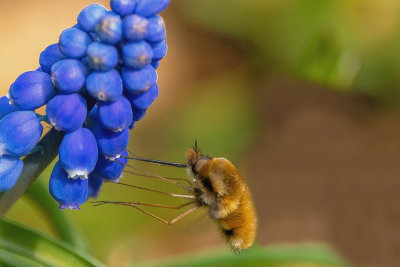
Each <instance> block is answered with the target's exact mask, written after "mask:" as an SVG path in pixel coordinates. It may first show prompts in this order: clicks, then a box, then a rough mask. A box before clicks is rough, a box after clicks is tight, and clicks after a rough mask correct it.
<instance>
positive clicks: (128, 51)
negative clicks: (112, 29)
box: [122, 41, 153, 69]
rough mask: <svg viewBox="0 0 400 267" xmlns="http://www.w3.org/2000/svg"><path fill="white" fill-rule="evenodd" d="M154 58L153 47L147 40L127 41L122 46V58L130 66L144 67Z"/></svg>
mask: <svg viewBox="0 0 400 267" xmlns="http://www.w3.org/2000/svg"><path fill="white" fill-rule="evenodd" d="M152 58H153V49H152V48H151V46H150V45H149V44H148V43H147V42H145V41H140V42H136V43H127V44H125V45H124V46H123V47H122V59H123V60H124V63H125V65H126V66H128V67H132V68H137V69H138V68H143V67H145V66H146V65H148V64H150V63H151V61H152Z"/></svg>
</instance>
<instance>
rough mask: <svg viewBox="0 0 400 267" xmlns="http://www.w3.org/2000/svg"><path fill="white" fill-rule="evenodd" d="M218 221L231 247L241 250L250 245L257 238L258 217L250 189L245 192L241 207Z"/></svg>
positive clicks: (237, 250)
mask: <svg viewBox="0 0 400 267" xmlns="http://www.w3.org/2000/svg"><path fill="white" fill-rule="evenodd" d="M217 222H218V223H219V226H220V228H221V232H222V234H223V235H224V237H225V240H226V242H227V243H228V244H229V245H230V246H231V248H232V249H233V250H234V251H236V252H240V251H241V250H243V249H246V248H248V247H250V246H251V245H252V244H253V243H254V240H255V237H256V231H257V217H256V214H255V210H254V206H253V203H252V201H251V198H250V194H249V192H248V191H245V192H243V196H242V201H241V203H240V205H239V207H238V208H237V209H236V210H235V211H233V212H232V213H230V214H229V215H228V216H226V217H225V218H221V219H218V220H217Z"/></svg>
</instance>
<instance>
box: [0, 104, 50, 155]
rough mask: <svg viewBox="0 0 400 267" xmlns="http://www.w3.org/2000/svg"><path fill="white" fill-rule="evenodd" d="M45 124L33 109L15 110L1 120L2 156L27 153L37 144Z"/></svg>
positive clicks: (0, 147)
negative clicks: (41, 122) (42, 123)
mask: <svg viewBox="0 0 400 267" xmlns="http://www.w3.org/2000/svg"><path fill="white" fill-rule="evenodd" d="M42 133H43V126H42V125H41V124H40V122H39V120H38V119H37V118H36V114H35V113H34V112H33V111H15V112H13V113H10V114H8V115H7V116H5V117H4V118H2V119H1V120H0V156H2V155H4V154H7V155H12V156H16V157H22V156H24V155H26V154H27V153H28V152H29V151H31V149H32V148H33V147H34V146H35V145H36V144H37V142H38V141H39V139H40V137H41V136H42Z"/></svg>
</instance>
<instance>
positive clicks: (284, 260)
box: [140, 244, 349, 267]
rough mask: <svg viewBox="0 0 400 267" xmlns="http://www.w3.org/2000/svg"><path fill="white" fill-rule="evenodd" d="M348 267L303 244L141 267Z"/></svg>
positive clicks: (332, 254)
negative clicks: (299, 266)
mask: <svg viewBox="0 0 400 267" xmlns="http://www.w3.org/2000/svg"><path fill="white" fill-rule="evenodd" d="M299 264H301V265H305V266H310V267H311V266H318V267H322V266H330V267H333V266H341V267H343V266H349V265H347V264H346V263H345V262H344V261H343V260H342V259H341V258H340V257H339V256H338V255H337V254H336V253H335V252H333V251H332V250H331V249H330V248H328V247H326V246H323V245H316V244H303V245H297V246H291V245H285V246H283V245H281V246H270V247H254V248H252V249H250V250H248V251H245V252H243V253H241V254H238V255H236V254H234V253H233V252H226V251H225V252H212V253H208V254H202V255H191V256H187V257H185V258H181V259H175V260H169V261H163V262H160V261H157V262H151V263H148V264H144V265H142V264H140V266H175V267H178V266H182V267H183V266H191V267H200V266H221V267H223V266H252V267H257V266H260V267H261V266H263V267H271V266H276V267H278V266H282V265H284V266H288V267H289V266H291V265H293V266H298V265H299Z"/></svg>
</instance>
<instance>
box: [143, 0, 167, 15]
mask: <svg viewBox="0 0 400 267" xmlns="http://www.w3.org/2000/svg"><path fill="white" fill-rule="evenodd" d="M168 4H169V0H139V1H138V2H137V4H136V9H135V13H136V14H138V15H140V16H143V17H152V16H154V15H157V13H160V12H161V11H163V10H164V9H165V8H166V7H167V6H168Z"/></svg>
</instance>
